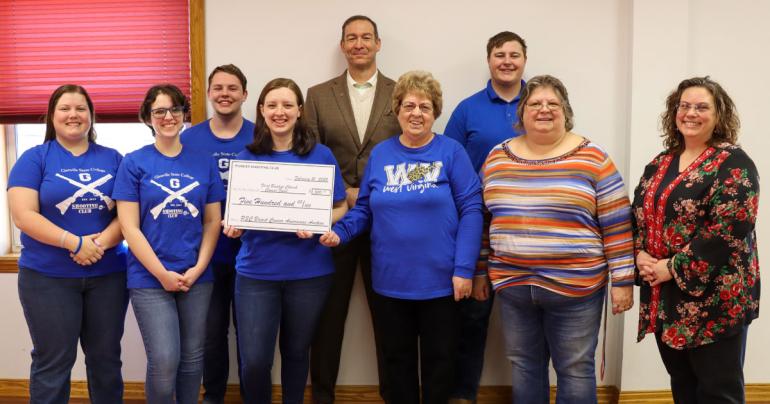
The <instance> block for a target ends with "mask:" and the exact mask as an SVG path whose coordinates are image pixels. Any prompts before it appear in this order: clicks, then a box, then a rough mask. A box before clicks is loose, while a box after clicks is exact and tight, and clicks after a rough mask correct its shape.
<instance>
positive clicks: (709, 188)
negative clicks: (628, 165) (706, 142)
mask: <svg viewBox="0 0 770 404" xmlns="http://www.w3.org/2000/svg"><path fill="white" fill-rule="evenodd" d="M674 157H675V156H674V155H673V154H671V153H667V152H664V153H661V154H659V155H658V156H657V157H655V159H653V160H652V162H651V163H650V164H648V165H647V167H645V169H644V174H643V175H642V178H641V180H640V182H639V185H638V186H637V187H636V190H635V191H634V202H633V204H632V210H633V215H632V216H633V223H632V224H633V226H634V247H635V251H636V253H637V254H638V252H639V251H641V250H645V251H647V253H649V254H650V255H652V256H653V257H655V258H658V259H664V258H669V259H671V265H672V266H671V269H672V272H673V279H671V280H670V281H668V282H664V283H662V284H660V285H658V286H655V287H650V286H649V285H648V284H647V283H644V282H642V281H641V278H640V277H639V272H638V269H637V273H636V283H637V285H640V286H641V291H640V304H639V334H638V340H639V341H641V340H642V338H644V336H645V335H646V334H647V333H650V332H653V333H660V335H661V340H662V341H663V342H664V343H665V344H666V345H668V346H670V347H672V348H674V349H685V348H694V347H698V346H701V345H705V344H709V343H712V342H714V341H717V340H719V339H720V338H722V337H727V336H731V335H735V334H736V333H737V332H738V331H739V330H740V328H741V327H743V326H744V324H748V323H750V322H751V320H753V319H755V318H757V316H758V315H759V288H760V282H759V260H758V257H757V240H756V233H755V230H754V225H755V222H756V218H757V208H758V204H759V174H758V172H757V168H756V166H755V165H754V162H753V161H752V160H751V158H749V156H748V155H747V154H746V153H745V152H744V151H743V150H742V149H741V148H740V147H738V146H736V145H730V144H722V145H719V146H716V147H709V148H708V149H706V150H705V151H704V152H703V153H702V154H701V155H700V156H699V157H698V158H697V159H696V160H695V161H693V163H692V164H690V166H689V167H687V169H685V170H684V171H683V172H681V173H678V175H677V176H676V178H675V179H674V180H673V181H670V182H669V183H663V182H664V181H663V179H664V177H665V176H666V172H667V170H668V169H669V166H670V165H671V164H672V160H675V159H674ZM673 169H674V170H676V169H677V168H676V167H674V168H673ZM635 255H636V254H635Z"/></svg>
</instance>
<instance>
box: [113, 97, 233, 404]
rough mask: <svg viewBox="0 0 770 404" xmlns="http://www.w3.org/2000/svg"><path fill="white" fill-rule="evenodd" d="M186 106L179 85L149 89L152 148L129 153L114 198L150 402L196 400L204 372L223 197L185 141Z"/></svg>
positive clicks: (200, 155) (145, 116) (206, 163)
mask: <svg viewBox="0 0 770 404" xmlns="http://www.w3.org/2000/svg"><path fill="white" fill-rule="evenodd" d="M188 105H189V104H188V102H187V98H186V97H185V96H184V94H183V93H182V92H181V91H180V90H179V88H177V87H176V86H173V85H170V84H165V85H158V86H154V87H152V88H150V90H149V91H147V94H146V96H145V98H144V102H143V103H142V106H141V109H140V111H139V116H140V118H141V120H142V121H143V122H144V123H145V124H146V125H147V126H148V127H150V129H151V130H152V133H153V136H155V143H154V144H151V145H147V146H145V147H142V148H141V149H139V150H136V151H134V152H131V153H129V154H127V155H126V158H125V159H123V163H122V164H121V165H120V169H119V170H118V175H117V179H116V180H115V191H114V193H113V198H115V200H117V201H118V211H119V213H120V225H121V228H122V229H123V234H124V235H125V237H126V241H127V242H128V245H129V250H130V251H129V253H128V288H129V293H130V295H131V306H132V307H133V309H134V314H135V315H136V321H137V323H138V324H139V331H140V332H141V334H142V339H143V341H144V349H145V352H146V353H147V375H146V381H145V394H146V396H147V402H150V403H172V402H176V403H179V404H188V403H197V402H198V391H199V388H200V381H201V374H202V371H203V343H204V340H205V336H206V332H205V331H206V327H205V326H206V312H207V311H208V305H209V299H210V297H211V290H212V283H211V281H212V279H213V275H212V273H211V270H210V266H209V261H210V260H211V255H212V254H213V253H214V247H215V245H216V243H217V238H218V237H219V228H220V224H219V222H220V220H221V213H220V210H219V209H220V206H219V204H220V201H221V200H222V199H224V197H225V193H224V188H223V186H222V180H221V178H220V176H219V171H218V169H217V167H216V162H215V161H214V160H213V159H212V158H211V156H210V155H208V154H205V153H204V152H200V151H195V150H193V149H189V148H187V147H182V143H181V142H180V140H179V133H180V131H181V130H182V127H183V125H184V118H185V113H186V112H187V111H188ZM175 397H176V401H174V398H175Z"/></svg>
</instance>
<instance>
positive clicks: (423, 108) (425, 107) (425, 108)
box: [401, 102, 433, 114]
mask: <svg viewBox="0 0 770 404" xmlns="http://www.w3.org/2000/svg"><path fill="white" fill-rule="evenodd" d="M417 108H419V109H420V112H422V113H423V114H430V113H431V112H433V106H432V105H430V104H420V105H417V104H414V103H411V102H407V103H404V104H401V109H402V110H404V112H412V111H414V110H415V109H417Z"/></svg>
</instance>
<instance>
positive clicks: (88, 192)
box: [8, 140, 126, 278]
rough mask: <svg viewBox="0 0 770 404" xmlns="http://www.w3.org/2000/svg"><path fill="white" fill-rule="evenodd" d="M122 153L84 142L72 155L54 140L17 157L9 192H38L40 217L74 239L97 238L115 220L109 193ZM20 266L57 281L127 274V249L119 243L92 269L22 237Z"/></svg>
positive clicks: (66, 253) (65, 253)
mask: <svg viewBox="0 0 770 404" xmlns="http://www.w3.org/2000/svg"><path fill="white" fill-rule="evenodd" d="M120 161H121V155H120V153H118V152H117V151H116V150H114V149H110V148H108V147H104V146H100V145H98V144H95V143H89V144H88V150H86V152H85V153H83V154H81V155H79V156H75V155H73V154H72V153H71V152H70V151H69V150H67V149H65V148H64V147H62V145H60V144H59V142H57V141H55V140H52V141H48V142H45V143H43V144H42V145H38V146H35V147H33V148H31V149H29V150H27V151H26V152H24V154H22V155H21V157H19V159H18V160H17V161H16V164H15V165H14V166H13V168H12V169H11V173H10V175H9V176H8V188H9V189H10V188H13V187H24V188H30V189H34V190H35V191H37V192H38V203H39V210H40V214H41V215H42V216H43V217H45V218H46V219H48V220H49V221H51V223H53V224H55V225H57V226H59V227H61V228H62V229H64V230H67V231H69V232H70V233H72V234H74V235H76V236H85V235H89V234H96V233H99V232H101V231H102V230H104V228H106V227H107V226H108V225H109V224H110V222H111V221H112V220H113V219H114V218H115V216H116V214H117V209H116V208H115V201H114V200H113V199H112V197H111V194H112V190H113V186H114V184H115V176H116V174H117V171H118V166H119V165H120ZM21 244H22V250H21V257H19V267H20V268H22V269H31V270H34V271H36V272H40V273H42V274H44V275H47V276H51V277H55V278H82V277H92V276H102V275H106V274H109V273H113V272H118V271H125V270H126V262H125V255H124V254H125V248H124V247H123V246H122V245H121V244H119V245H118V246H117V247H115V248H110V249H108V250H106V251H105V252H104V256H103V257H102V259H100V260H99V261H97V262H96V263H95V264H93V265H88V266H83V265H79V264H77V263H76V262H74V261H73V260H72V258H71V257H70V252H69V251H68V250H67V249H64V248H60V247H58V246H52V245H48V244H44V243H41V242H39V241H37V240H35V239H34V238H32V237H30V236H28V235H27V234H25V233H24V232H22V233H21Z"/></svg>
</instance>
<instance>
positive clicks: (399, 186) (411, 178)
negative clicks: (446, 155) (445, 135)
mask: <svg viewBox="0 0 770 404" xmlns="http://www.w3.org/2000/svg"><path fill="white" fill-rule="evenodd" d="M443 166H444V163H442V162H440V161H434V162H432V163H400V164H396V165H386V166H385V167H384V169H385V176H386V177H387V184H386V185H385V186H384V187H383V188H382V192H393V193H399V192H419V193H423V192H425V190H426V189H430V188H437V185H436V182H437V181H438V177H439V175H441V169H442V167H443Z"/></svg>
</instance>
